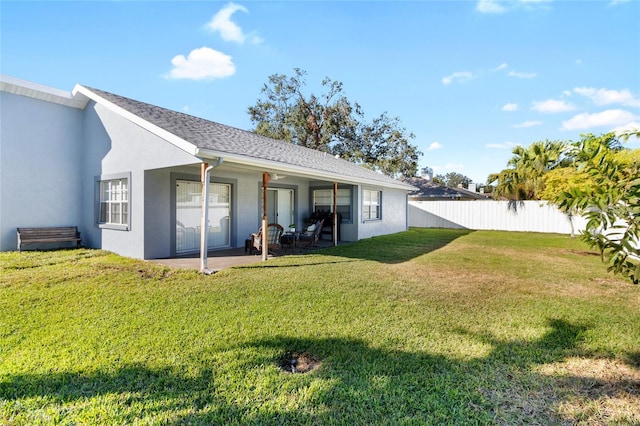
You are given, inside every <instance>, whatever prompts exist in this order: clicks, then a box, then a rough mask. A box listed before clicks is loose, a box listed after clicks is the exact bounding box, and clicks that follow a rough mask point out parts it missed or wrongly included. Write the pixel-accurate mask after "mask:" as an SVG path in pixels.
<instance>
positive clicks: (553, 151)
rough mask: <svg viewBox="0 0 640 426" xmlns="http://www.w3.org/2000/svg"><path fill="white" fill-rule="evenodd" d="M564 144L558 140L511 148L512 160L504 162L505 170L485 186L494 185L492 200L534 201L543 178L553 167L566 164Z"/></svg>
mask: <svg viewBox="0 0 640 426" xmlns="http://www.w3.org/2000/svg"><path fill="white" fill-rule="evenodd" d="M566 147H567V144H566V143H565V142H561V141H549V140H545V141H538V142H534V143H532V144H531V145H529V146H528V147H527V148H524V147H522V146H520V145H518V146H516V147H515V148H513V151H512V153H513V157H511V159H510V160H509V161H508V162H507V166H508V167H507V168H506V169H504V170H502V171H501V172H499V173H492V174H491V175H489V177H488V178H487V184H489V185H492V184H494V185H495V186H494V189H493V195H494V197H495V198H500V197H505V198H509V199H512V200H537V199H540V192H541V191H543V190H544V176H545V175H546V174H547V173H548V172H549V171H550V170H553V169H555V168H556V167H560V166H562V165H563V164H565V162H566V159H565V158H564V157H563V154H564V152H565V150H566Z"/></svg>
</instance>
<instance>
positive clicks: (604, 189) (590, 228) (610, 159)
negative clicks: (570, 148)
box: [549, 131, 640, 284]
mask: <svg viewBox="0 0 640 426" xmlns="http://www.w3.org/2000/svg"><path fill="white" fill-rule="evenodd" d="M630 136H635V137H640V131H637V132H635V133H629V134H627V135H625V136H624V137H625V138H628V137H630ZM574 147H575V148H577V149H578V150H577V151H575V152H574V158H575V160H576V161H575V165H576V166H577V168H576V170H574V171H572V172H570V173H569V174H568V175H569V177H570V178H569V179H567V180H566V182H565V185H566V187H565V190H564V191H562V192H557V191H556V192H549V196H550V199H551V201H552V202H554V203H556V204H557V205H558V206H559V208H560V209H561V210H563V211H565V212H567V213H569V214H573V213H580V214H583V215H584V216H586V218H587V219H588V222H587V226H586V229H585V231H584V232H583V234H582V237H583V239H584V241H586V242H587V243H588V244H589V245H590V246H591V247H595V248H597V249H598V250H599V251H600V254H601V257H602V260H603V261H605V262H607V264H608V268H607V269H608V271H610V272H613V273H615V274H621V275H624V276H626V277H628V278H629V279H631V281H632V282H633V283H634V284H638V281H639V280H640V150H634V151H628V150H622V149H621V145H620V144H619V143H618V141H617V138H616V137H615V135H614V134H612V133H608V134H605V135H602V136H600V137H595V136H593V135H586V136H583V138H582V140H581V141H580V142H579V143H577V144H574Z"/></svg>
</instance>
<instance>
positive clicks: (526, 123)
mask: <svg viewBox="0 0 640 426" xmlns="http://www.w3.org/2000/svg"><path fill="white" fill-rule="evenodd" d="M540 125H542V121H534V120H528V121H523V122H522V123H519V124H514V125H513V126H511V127H513V128H515V129H526V128H528V127H535V126H540Z"/></svg>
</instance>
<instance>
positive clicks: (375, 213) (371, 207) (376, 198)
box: [362, 189, 382, 220]
mask: <svg viewBox="0 0 640 426" xmlns="http://www.w3.org/2000/svg"><path fill="white" fill-rule="evenodd" d="M381 195H382V192H380V191H372V190H369V189H363V190H362V219H363V220H379V219H381V218H382V216H381V215H380V198H381Z"/></svg>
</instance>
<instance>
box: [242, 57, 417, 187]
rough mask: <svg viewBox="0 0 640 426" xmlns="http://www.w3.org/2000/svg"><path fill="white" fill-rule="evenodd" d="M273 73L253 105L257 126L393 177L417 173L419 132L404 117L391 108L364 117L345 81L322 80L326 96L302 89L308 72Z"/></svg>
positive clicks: (258, 130) (251, 110) (261, 130)
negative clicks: (409, 129) (411, 130)
mask: <svg viewBox="0 0 640 426" xmlns="http://www.w3.org/2000/svg"><path fill="white" fill-rule="evenodd" d="M294 71H295V75H294V76H293V77H287V76H285V75H282V74H274V75H271V76H270V77H269V82H268V83H267V84H265V85H264V86H263V88H262V91H261V92H262V94H263V98H262V99H259V100H258V102H257V103H256V105H254V106H251V107H249V109H248V113H249V115H250V116H251V121H252V122H253V123H254V124H255V129H254V131H255V132H256V133H258V134H261V135H263V136H267V137H271V138H274V139H280V140H284V141H287V142H291V143H295V144H297V145H301V146H305V147H307V148H312V149H316V150H320V151H324V152H328V153H330V154H332V155H339V156H341V157H343V158H345V159H347V160H349V161H352V162H354V163H356V164H360V165H363V166H366V167H369V168H371V169H373V170H378V171H380V172H382V173H384V174H386V175H388V176H393V177H396V176H399V175H403V176H415V175H416V173H417V171H418V159H419V156H420V155H422V153H421V152H420V151H418V149H417V148H416V147H415V146H414V145H411V144H410V143H409V140H410V139H413V138H414V137H415V136H414V135H413V134H412V133H407V131H406V130H405V129H404V128H403V127H402V126H401V125H400V120H399V118H397V117H395V118H390V117H389V116H387V114H386V112H385V113H383V114H381V115H380V116H379V117H377V118H376V119H374V120H373V121H371V122H369V123H367V122H364V113H363V112H362V109H361V107H360V105H359V104H358V103H351V102H350V101H349V100H348V99H347V98H346V96H344V94H343V85H342V83H340V82H337V81H333V80H331V79H329V78H325V79H324V80H322V87H323V88H324V89H325V90H326V92H325V93H324V94H322V95H321V96H316V95H313V94H311V95H309V96H306V95H305V94H304V93H303V89H304V87H305V86H306V81H305V76H306V74H307V73H306V72H305V71H303V70H301V69H299V68H295V69H294Z"/></svg>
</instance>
